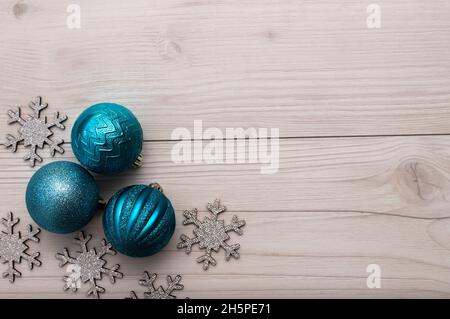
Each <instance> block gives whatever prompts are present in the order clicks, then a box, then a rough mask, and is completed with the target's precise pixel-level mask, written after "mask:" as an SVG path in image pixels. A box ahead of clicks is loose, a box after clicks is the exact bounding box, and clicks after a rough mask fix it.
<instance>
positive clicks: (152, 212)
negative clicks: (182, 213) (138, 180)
mask: <svg viewBox="0 0 450 319" xmlns="http://www.w3.org/2000/svg"><path fill="white" fill-rule="evenodd" d="M103 229H104V231H105V236H106V238H107V239H108V241H109V242H110V243H111V244H112V246H113V247H114V248H115V249H116V250H117V251H119V252H120V253H122V254H124V255H127V256H130V257H145V256H150V255H153V254H155V253H157V252H158V251H160V250H161V249H163V248H164V246H166V245H167V243H168V242H169V240H170V238H171V237H172V235H173V232H174V230H175V213H174V211H173V207H172V204H171V203H170V201H169V199H168V198H167V197H166V196H165V195H164V194H163V193H162V192H160V191H159V190H157V189H155V188H152V187H150V186H146V185H133V186H129V187H126V188H123V189H121V190H120V191H118V192H117V193H116V194H115V195H114V196H113V197H112V198H111V199H110V200H109V202H108V204H107V205H106V209H105V214H104V215H103Z"/></svg>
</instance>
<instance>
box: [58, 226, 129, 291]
mask: <svg viewBox="0 0 450 319" xmlns="http://www.w3.org/2000/svg"><path fill="white" fill-rule="evenodd" d="M91 238H92V236H91V235H88V236H87V237H85V236H84V233H83V232H80V233H78V237H76V238H75V243H76V244H78V245H79V246H80V248H81V251H77V253H78V256H77V258H74V257H71V256H70V255H69V252H68V250H67V248H64V250H63V252H62V253H57V254H56V258H57V259H58V260H60V261H61V262H60V263H59V266H60V267H63V266H64V265H66V264H67V263H68V264H71V265H73V266H74V267H71V271H70V272H71V274H70V275H66V276H64V278H63V279H64V281H65V285H64V287H63V289H64V290H69V289H71V290H72V291H73V292H76V291H77V290H78V288H79V287H80V282H82V283H86V282H89V284H90V288H89V290H88V291H87V293H86V295H87V296H88V297H89V296H91V295H92V296H94V297H96V298H98V297H99V294H100V293H104V292H105V288H103V287H101V286H98V285H97V283H96V281H97V280H101V279H102V275H103V274H107V275H108V276H109V279H110V281H111V283H114V282H115V281H116V278H122V277H123V274H122V273H120V272H119V271H118V270H119V268H120V266H119V265H117V264H116V265H114V266H113V267H112V268H111V269H109V268H106V267H104V266H105V264H106V260H104V259H103V257H104V256H105V255H106V254H108V255H115V254H116V252H115V250H113V249H112V248H111V244H107V243H106V241H105V240H104V239H103V240H102V244H101V246H100V247H96V248H91V249H88V246H87V244H88V242H89V241H90V240H91Z"/></svg>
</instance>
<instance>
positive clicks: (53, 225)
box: [25, 161, 99, 234]
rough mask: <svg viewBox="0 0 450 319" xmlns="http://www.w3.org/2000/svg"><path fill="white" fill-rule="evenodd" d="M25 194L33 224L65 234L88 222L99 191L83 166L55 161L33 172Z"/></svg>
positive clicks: (93, 210) (78, 228) (93, 212)
mask: <svg viewBox="0 0 450 319" xmlns="http://www.w3.org/2000/svg"><path fill="white" fill-rule="evenodd" d="M25 197H26V198H25V199H26V204H27V209H28V212H29V213H30V216H31V217H32V218H33V220H34V221H35V222H36V224H38V225H39V226H41V227H42V228H44V229H46V230H48V231H50V232H52V233H59V234H66V233H71V232H74V231H77V230H80V229H81V228H83V227H84V226H85V225H86V224H87V223H89V221H90V220H91V219H92V217H93V216H94V214H95V212H96V211H97V206H98V201H99V191H98V187H97V184H96V183H95V180H94V178H93V177H92V176H91V174H89V172H88V171H87V170H85V169H84V168H83V167H81V166H80V165H78V164H75V163H72V162H66V161H57V162H52V163H50V164H47V165H45V166H43V167H41V168H40V169H39V170H38V171H37V172H36V173H34V175H33V176H32V177H31V179H30V181H29V182H28V187H27V191H26V195H25Z"/></svg>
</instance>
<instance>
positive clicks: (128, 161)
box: [72, 103, 143, 174]
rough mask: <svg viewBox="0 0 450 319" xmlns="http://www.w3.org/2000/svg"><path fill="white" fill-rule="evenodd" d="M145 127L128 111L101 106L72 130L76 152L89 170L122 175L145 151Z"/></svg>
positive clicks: (106, 104)
mask: <svg viewBox="0 0 450 319" xmlns="http://www.w3.org/2000/svg"><path fill="white" fill-rule="evenodd" d="M142 141H143V134H142V127H141V124H139V121H138V120H137V119H136V117H135V116H134V115H133V113H131V111H130V110H128V109H127V108H125V107H123V106H121V105H118V104H114V103H100V104H96V105H93V106H91V107H89V108H88V109H86V110H85V111H84V112H83V113H81V115H80V116H79V117H78V119H77V120H76V122H75V124H74V126H73V128H72V149H73V152H74V154H75V156H76V157H77V159H78V160H79V161H80V163H81V164H82V165H83V166H84V167H86V168H87V169H89V170H91V171H93V172H96V173H100V174H110V173H119V172H122V171H124V170H126V169H128V168H130V167H132V166H133V163H134V162H135V161H136V159H137V158H138V156H139V154H140V152H141V150H142Z"/></svg>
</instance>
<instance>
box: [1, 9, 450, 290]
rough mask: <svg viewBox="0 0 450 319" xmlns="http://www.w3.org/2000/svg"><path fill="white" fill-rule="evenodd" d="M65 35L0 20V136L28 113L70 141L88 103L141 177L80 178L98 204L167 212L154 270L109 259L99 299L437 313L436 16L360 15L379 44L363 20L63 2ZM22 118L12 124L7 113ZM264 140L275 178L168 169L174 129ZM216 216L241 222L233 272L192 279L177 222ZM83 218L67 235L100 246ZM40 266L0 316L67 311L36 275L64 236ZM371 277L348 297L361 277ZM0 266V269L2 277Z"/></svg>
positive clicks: (443, 70)
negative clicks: (120, 139)
mask: <svg viewBox="0 0 450 319" xmlns="http://www.w3.org/2000/svg"><path fill="white" fill-rule="evenodd" d="M77 3H78V4H79V5H80V6H81V9H82V28H81V29H79V30H71V29H68V28H67V27H66V24H65V23H66V18H67V15H68V13H66V8H67V5H68V4H67V3H65V2H61V1H57V0H46V1H39V0H23V1H17V0H5V1H2V2H1V3H0V30H2V32H1V34H0V56H1V59H0V84H1V95H0V123H3V124H2V125H0V136H4V134H6V133H8V132H14V130H15V129H16V128H17V127H13V126H8V125H6V119H7V115H6V110H7V109H9V108H11V107H16V106H19V105H23V106H26V105H27V103H28V101H29V100H30V99H32V98H33V97H34V96H36V95H42V96H43V97H44V98H45V99H46V100H47V101H48V102H49V103H50V108H49V110H48V113H49V114H51V113H52V112H53V111H56V110H59V111H60V112H61V113H65V114H67V115H68V116H69V120H68V122H67V128H66V130H65V131H57V130H55V134H57V136H58V137H64V138H65V141H66V143H65V145H64V147H65V149H66V152H65V154H64V155H57V156H56V157H55V158H54V159H51V158H49V157H48V155H46V153H47V150H43V151H41V154H42V155H44V161H45V163H48V162H50V161H51V160H61V159H64V160H70V161H76V159H75V158H74V156H73V154H72V151H71V146H70V130H71V127H72V125H73V123H74V121H75V119H76V118H77V116H78V115H79V114H80V113H81V112H82V111H83V110H84V109H85V108H86V107H87V106H89V105H91V104H94V103H97V102H101V101H114V102H116V103H120V104H123V105H126V106H127V107H129V108H130V109H131V110H132V111H133V112H134V113H135V115H136V116H137V117H138V118H139V120H140V121H141V124H142V126H143V128H144V135H145V141H146V142H145V143H144V149H143V155H144V158H145V163H144V166H143V167H142V168H140V169H136V170H130V171H128V172H126V173H124V174H120V175H117V176H112V177H105V176H96V179H97V180H98V182H99V185H100V188H101V192H102V195H103V197H104V198H105V199H108V198H109V197H110V196H111V195H112V194H113V193H114V192H115V191H117V190H118V189H119V188H121V187H123V186H127V185H130V184H135V183H144V184H148V183H149V182H152V181H158V182H159V183H160V184H162V185H163V187H164V190H165V193H166V194H167V195H168V196H169V198H170V199H171V200H172V202H173V204H174V207H175V209H176V215H177V228H176V233H175V235H174V237H173V239H172V241H171V242H170V243H169V245H168V247H167V248H166V249H164V251H162V252H161V253H159V254H157V255H155V256H152V257H148V258H142V259H131V258H127V257H124V256H121V255H117V256H114V257H109V258H108V263H120V264H121V269H122V271H123V272H124V273H125V275H126V276H125V278H124V279H123V280H119V281H118V282H117V284H116V285H114V286H111V285H110V284H109V283H108V282H107V280H104V281H105V282H103V281H102V285H104V286H105V287H107V293H106V294H105V297H110V298H123V297H125V296H127V295H128V293H129V291H130V290H136V291H137V292H138V293H139V292H142V290H141V289H140V287H139V286H138V283H137V281H138V279H139V276H140V274H141V272H142V271H143V270H149V271H154V272H157V273H159V274H160V278H159V282H160V283H161V284H163V283H164V276H165V275H167V274H177V273H180V274H182V275H183V283H184V285H185V290H183V291H182V292H180V293H179V294H178V296H179V297H186V296H189V297H190V298H202V297H203V298H205V297H208V298H231V297H238V298H246V297H249V298H250V297H265V298H270V297H275V298H282V297H286V298H299V297H304V298H311V297H319V298H336V297H344V298H355V297H362V298H395V297H400V298H414V297H416V298H417V297H420V298H430V297H437V298H448V297H449V296H450V280H449V278H450V276H449V275H450V251H449V249H450V235H449V231H448V230H449V227H450V210H449V203H448V198H450V161H449V159H450V129H449V127H450V126H449V122H450V77H449V72H450V62H449V61H450V59H449V58H450V50H449V39H450V21H449V19H448V17H449V13H450V3H449V2H448V1H445V0H435V1H432V2H431V1H429V2H424V1H419V0H394V1H393V0H391V1H387V0H380V1H377V3H378V4H380V6H381V8H382V28H381V29H379V30H371V29H367V27H366V17H367V14H366V7H367V6H368V5H369V4H370V3H371V2H367V3H366V2H364V1H363V2H361V1H356V0H343V1H339V2H336V1H331V0H323V1H312V0H305V1H290V0H282V1H269V0H259V1H256V0H240V1H234V0H231V1H230V0H228V1H225V0H217V1H182V0H164V1H163V0H153V1H147V0H134V1H132V2H130V1H128V2H123V1H118V0H114V1H87V0H78V1H77ZM25 111H26V108H25V109H24V112H25ZM194 120H202V121H203V126H204V127H205V128H207V127H217V128H219V129H222V130H224V129H225V128H228V127H244V128H248V127H255V128H260V127H263V128H279V129H280V136H281V139H280V168H279V171H278V172H277V173H276V174H273V175H264V174H261V173H260V167H261V164H239V165H238V164H204V163H187V164H176V163H174V162H173V161H172V159H171V150H172V148H173V146H174V145H175V144H176V143H177V142H176V141H171V133H172V132H173V130H174V129H175V128H177V127H186V128H188V129H190V130H192V129H193V123H194ZM25 154H26V150H24V149H23V148H20V149H19V151H18V152H17V154H13V153H11V152H9V151H8V150H5V149H3V147H1V148H0V201H1V203H2V210H3V213H1V212H0V215H1V214H6V213H7V212H8V211H14V212H15V214H16V216H18V217H20V218H21V220H22V222H21V224H20V226H19V228H18V229H20V228H23V227H25V225H26V224H27V223H29V222H31V220H30V217H29V215H28V213H27V211H26V207H25V203H24V194H25V190H26V186H27V183H28V180H29V178H30V177H31V176H32V174H33V172H34V171H35V170H36V169H37V168H38V167H36V168H34V169H31V168H30V167H29V166H28V165H27V164H26V163H24V162H23V161H22V159H21V157H23V156H24V155H25ZM217 197H218V198H221V199H222V200H223V203H224V204H225V205H226V206H227V207H228V210H229V212H228V214H225V215H224V216H223V217H224V218H225V220H230V219H231V217H232V215H233V214H236V215H238V216H239V217H240V218H243V219H245V220H246V221H247V225H246V226H245V228H244V235H243V236H241V237H240V236H237V235H236V236H233V235H232V238H231V240H232V241H235V242H239V243H240V244H241V247H242V248H241V259H240V260H238V261H236V260H231V261H229V262H226V261H225V260H224V258H223V254H222V253H220V254H218V255H217V257H218V262H219V264H218V265H217V266H216V267H213V268H212V269H210V270H209V271H208V272H204V271H203V270H202V269H201V267H200V265H199V264H197V263H196V262H195V258H196V257H197V256H199V254H200V252H199V251H198V249H194V250H193V252H192V253H191V255H186V254H185V253H184V252H183V251H180V250H177V249H176V242H177V240H178V238H179V236H180V235H181V234H182V233H186V234H190V233H191V232H192V228H190V227H188V226H186V227H184V226H182V225H181V222H182V211H183V210H184V209H189V208H193V207H198V208H199V209H200V214H201V215H204V214H205V204H206V203H207V202H208V201H212V200H214V199H215V198H217ZM100 216H101V212H99V213H98V215H97V216H96V217H95V219H94V220H93V221H92V222H91V224H89V226H88V227H87V228H86V231H87V232H90V233H93V234H95V236H94V237H95V240H94V244H95V243H96V242H97V243H98V241H99V240H100V239H101V238H102V236H103V231H102V227H101V218H100ZM40 237H41V243H40V244H39V245H37V244H31V246H32V249H35V250H40V251H41V253H42V261H43V265H42V267H39V268H36V269H35V270H33V271H31V272H30V271H28V270H26V265H24V264H23V265H20V266H19V268H20V269H21V270H22V272H23V278H20V279H18V280H17V281H16V283H14V284H12V285H11V284H10V283H9V282H8V281H7V280H0V297H3V298H19V297H22V298H33V297H46V298H73V297H75V298H81V297H83V296H84V295H83V292H84V291H85V288H86V287H82V288H81V291H80V292H79V293H78V294H70V293H64V292H63V291H62V285H63V282H62V279H61V278H62V276H63V275H64V274H65V269H62V268H58V266H57V260H56V259H55V258H54V254H55V253H56V251H58V250H60V249H61V248H62V247H71V248H72V249H73V248H76V247H74V246H73V245H72V239H71V238H72V237H73V235H64V236H60V235H54V234H50V233H48V232H42V234H41V236H40ZM369 264H378V265H380V267H381V269H382V287H381V288H380V289H368V288H367V285H366V279H367V276H368V273H367V272H366V267H367V266H368V265H369ZM4 266H5V265H3V266H2V267H4Z"/></svg>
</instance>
